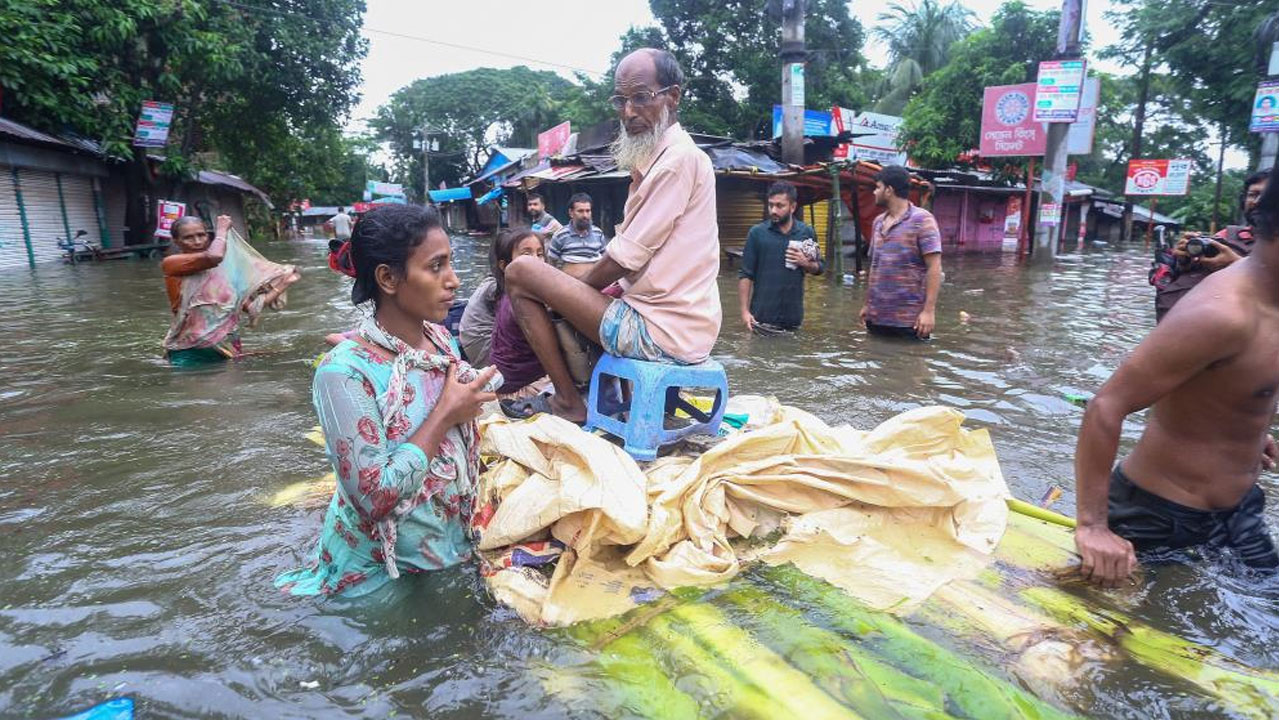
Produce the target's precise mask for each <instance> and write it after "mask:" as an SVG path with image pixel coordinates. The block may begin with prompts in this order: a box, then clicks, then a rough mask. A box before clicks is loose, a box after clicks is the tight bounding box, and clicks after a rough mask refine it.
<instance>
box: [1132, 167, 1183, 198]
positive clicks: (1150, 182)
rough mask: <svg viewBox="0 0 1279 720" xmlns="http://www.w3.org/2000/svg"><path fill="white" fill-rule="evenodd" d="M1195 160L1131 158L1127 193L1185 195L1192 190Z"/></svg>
mask: <svg viewBox="0 0 1279 720" xmlns="http://www.w3.org/2000/svg"><path fill="white" fill-rule="evenodd" d="M1193 164H1194V163H1193V161H1191V160H1186V159H1178V160H1129V161H1128V181H1127V182H1126V183H1124V194H1125V195H1185V194H1186V193H1188V192H1190V169H1191V167H1192V165H1193Z"/></svg>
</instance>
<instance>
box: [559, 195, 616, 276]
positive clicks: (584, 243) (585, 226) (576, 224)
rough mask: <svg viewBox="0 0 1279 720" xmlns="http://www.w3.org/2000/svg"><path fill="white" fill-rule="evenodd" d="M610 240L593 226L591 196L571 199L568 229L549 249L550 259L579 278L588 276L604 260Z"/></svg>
mask: <svg viewBox="0 0 1279 720" xmlns="http://www.w3.org/2000/svg"><path fill="white" fill-rule="evenodd" d="M606 245H608V238H606V237H604V231H603V230H600V229H599V228H598V227H596V226H595V225H594V224H593V223H591V196H590V195H587V194H586V193H584V192H580V193H577V194H575V195H573V197H571V198H569V199H568V225H566V226H564V227H563V228H561V229H560V231H559V232H557V233H555V236H554V237H552V238H551V242H550V244H548V245H547V246H546V258H547V259H548V260H550V261H551V263H553V264H554V265H555V266H556V267H558V268H559V269H561V270H563V271H564V272H566V273H568V274H569V275H572V276H573V277H575V278H581V277H584V276H585V275H586V271H588V270H590V269H591V268H592V267H595V263H597V262H599V261H600V258H602V257H604V247H605V246H606Z"/></svg>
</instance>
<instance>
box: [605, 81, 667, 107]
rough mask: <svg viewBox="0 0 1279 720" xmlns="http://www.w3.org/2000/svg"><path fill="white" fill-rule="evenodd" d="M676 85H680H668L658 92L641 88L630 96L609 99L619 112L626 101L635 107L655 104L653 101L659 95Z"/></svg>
mask: <svg viewBox="0 0 1279 720" xmlns="http://www.w3.org/2000/svg"><path fill="white" fill-rule="evenodd" d="M676 87H679V86H678V85H667V86H666V87H664V88H662V89H661V90H658V91H657V92H653V91H652V90H640V91H639V92H637V93H635V94H634V95H630V96H627V95H614V96H613V97H611V98H609V99H608V101H609V102H610V103H611V104H612V105H613V109H614V110H617V111H618V112H621V110H622V108H624V107H626V103H628V102H629V103H630V104H631V105H632V106H633V107H637V108H642V107H648V106H649V105H651V104H653V101H654V100H656V99H657V96H658V95H661V94H662V93H664V92H666V91H667V90H670V89H671V88H676Z"/></svg>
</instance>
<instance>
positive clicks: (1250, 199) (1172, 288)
mask: <svg viewBox="0 0 1279 720" xmlns="http://www.w3.org/2000/svg"><path fill="white" fill-rule="evenodd" d="M1269 178H1270V171H1269V170H1261V171H1259V172H1256V173H1253V174H1252V175H1249V176H1248V178H1247V179H1245V180H1244V184H1243V194H1242V195H1241V196H1240V198H1239V207H1240V209H1242V210H1243V214H1244V219H1245V220H1246V221H1247V222H1248V224H1247V225H1228V226H1226V227H1225V228H1224V229H1223V230H1221V232H1218V233H1217V234H1216V235H1214V236H1212V237H1208V236H1206V235H1199V234H1195V233H1188V234H1186V235H1185V236H1183V237H1182V238H1181V240H1179V241H1178V242H1177V245H1176V247H1174V248H1173V250H1172V256H1173V260H1174V262H1175V264H1174V265H1172V266H1171V268H1170V270H1171V273H1170V274H1171V275H1172V278H1171V279H1170V280H1168V281H1167V282H1166V283H1160V282H1158V281H1157V280H1153V279H1152V283H1154V284H1155V322H1159V321H1160V320H1162V319H1163V317H1164V315H1166V314H1168V311H1169V310H1171V309H1172V306H1173V305H1175V304H1176V303H1177V301H1178V300H1180V299H1181V298H1182V296H1184V295H1185V294H1186V293H1188V292H1190V289H1191V288H1193V287H1194V286H1196V285H1198V284H1199V282H1200V281H1201V280H1203V279H1204V278H1205V277H1208V275H1210V274H1211V273H1214V272H1217V271H1218V270H1221V269H1222V268H1226V267H1229V266H1230V265H1231V264H1233V263H1235V262H1237V261H1238V260H1241V259H1243V258H1244V257H1245V256H1247V255H1248V253H1250V252H1252V245H1253V236H1252V225H1253V224H1255V220H1254V219H1253V213H1255V212H1256V209H1257V201H1258V200H1260V199H1261V194H1262V193H1263V192H1265V190H1266V181H1267V180H1268V179H1269Z"/></svg>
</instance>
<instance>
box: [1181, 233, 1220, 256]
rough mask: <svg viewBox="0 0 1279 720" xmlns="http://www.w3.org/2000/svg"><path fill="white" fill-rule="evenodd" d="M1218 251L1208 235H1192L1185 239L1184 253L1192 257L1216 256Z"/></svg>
mask: <svg viewBox="0 0 1279 720" xmlns="http://www.w3.org/2000/svg"><path fill="white" fill-rule="evenodd" d="M1218 252H1220V251H1219V250H1217V246H1216V245H1214V244H1213V242H1212V236H1210V235H1194V236H1192V237H1189V238H1187V239H1186V254H1187V255H1189V256H1190V257H1192V258H1197V257H1206V258H1210V257H1216V256H1217V253H1218Z"/></svg>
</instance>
